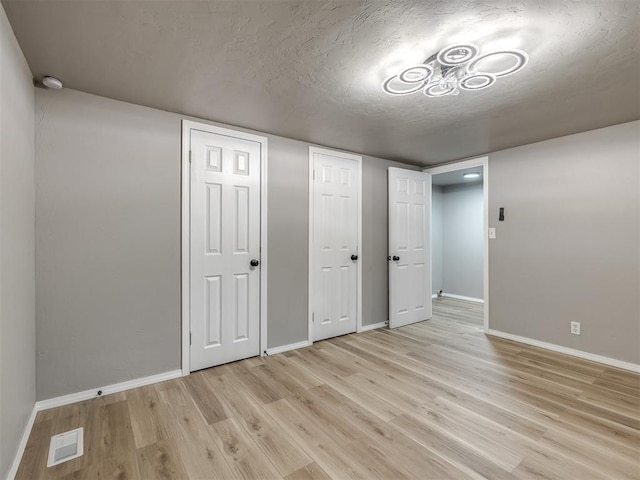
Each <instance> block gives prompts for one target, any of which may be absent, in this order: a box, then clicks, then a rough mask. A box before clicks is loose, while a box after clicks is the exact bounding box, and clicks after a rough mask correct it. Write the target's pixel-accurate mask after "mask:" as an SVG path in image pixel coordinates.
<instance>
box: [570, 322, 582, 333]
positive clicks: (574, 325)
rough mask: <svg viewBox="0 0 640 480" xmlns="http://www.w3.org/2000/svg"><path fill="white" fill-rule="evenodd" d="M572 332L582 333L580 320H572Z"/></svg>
mask: <svg viewBox="0 0 640 480" xmlns="http://www.w3.org/2000/svg"><path fill="white" fill-rule="evenodd" d="M571 333H573V334H574V335H580V322H571Z"/></svg>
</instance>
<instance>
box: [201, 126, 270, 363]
mask: <svg viewBox="0 0 640 480" xmlns="http://www.w3.org/2000/svg"><path fill="white" fill-rule="evenodd" d="M190 142H191V144H190V145H191V185H190V186H191V191H190V195H191V198H190V213H191V215H190V220H191V225H190V242H191V243H190V246H189V247H190V269H191V277H190V300H189V309H190V320H191V325H190V327H191V351H190V356H191V370H192V371H194V370H199V369H202V368H207V367H211V366H214V365H219V364H222V363H227V362H232V361H235V360H239V359H242V358H247V357H251V356H255V355H259V354H260V316H259V315H260V313H259V310H260V272H259V269H260V267H259V266H258V267H251V265H250V261H251V259H257V260H259V259H260V162H261V158H260V156H261V145H260V143H258V142H254V141H250V140H244V139H239V138H234V137H230V136H226V135H219V134H214V133H210V132H204V131H200V130H196V129H192V130H191V133H190Z"/></svg>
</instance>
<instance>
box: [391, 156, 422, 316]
mask: <svg viewBox="0 0 640 480" xmlns="http://www.w3.org/2000/svg"><path fill="white" fill-rule="evenodd" d="M388 180H389V257H390V261H389V326H390V327H391V328H394V327H400V326H402V325H408V324H410V323H415V322H420V321H422V320H427V319H429V318H431V252H430V245H429V242H430V240H429V238H430V237H429V228H430V225H429V222H430V220H429V218H430V212H431V176H430V175H429V174H428V173H424V172H416V171H413V170H404V169H401V168H389V179H388Z"/></svg>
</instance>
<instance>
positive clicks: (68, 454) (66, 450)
mask: <svg viewBox="0 0 640 480" xmlns="http://www.w3.org/2000/svg"><path fill="white" fill-rule="evenodd" d="M82 433H83V428H82V427H80V428H76V429H75V430H71V431H69V432H64V433H60V434H58V435H54V436H53V437H51V443H50V444H49V460H47V467H53V466H54V465H58V464H59V463H62V462H66V461H67V460H71V459H72V458H77V457H79V456H81V455H82V452H83V448H82V443H83V442H82Z"/></svg>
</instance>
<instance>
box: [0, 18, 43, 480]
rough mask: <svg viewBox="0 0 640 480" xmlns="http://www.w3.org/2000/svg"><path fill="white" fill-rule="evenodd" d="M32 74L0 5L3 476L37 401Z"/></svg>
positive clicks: (0, 451)
mask: <svg viewBox="0 0 640 480" xmlns="http://www.w3.org/2000/svg"><path fill="white" fill-rule="evenodd" d="M33 138H34V87H33V77H32V75H31V71H30V70H29V67H28V65H27V62H26V60H25V58H24V56H23V54H22V51H21V50H20V47H19V46H18V42H17V41H16V38H15V36H14V35H13V31H12V30H11V26H10V25H9V22H8V20H7V17H6V15H5V12H4V9H3V7H2V6H0V478H5V477H6V476H7V473H8V471H9V469H10V467H11V462H12V461H13V458H14V457H15V454H16V452H17V449H18V443H19V442H20V439H21V437H22V433H23V432H24V428H25V426H26V424H27V421H28V418H29V415H30V414H31V410H32V409H33V406H34V403H35V399H36V366H35V357H36V352H35V245H34V240H35V232H34V225H35V218H34V217H35V205H34V202H35V193H34V157H35V154H34V147H33Z"/></svg>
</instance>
